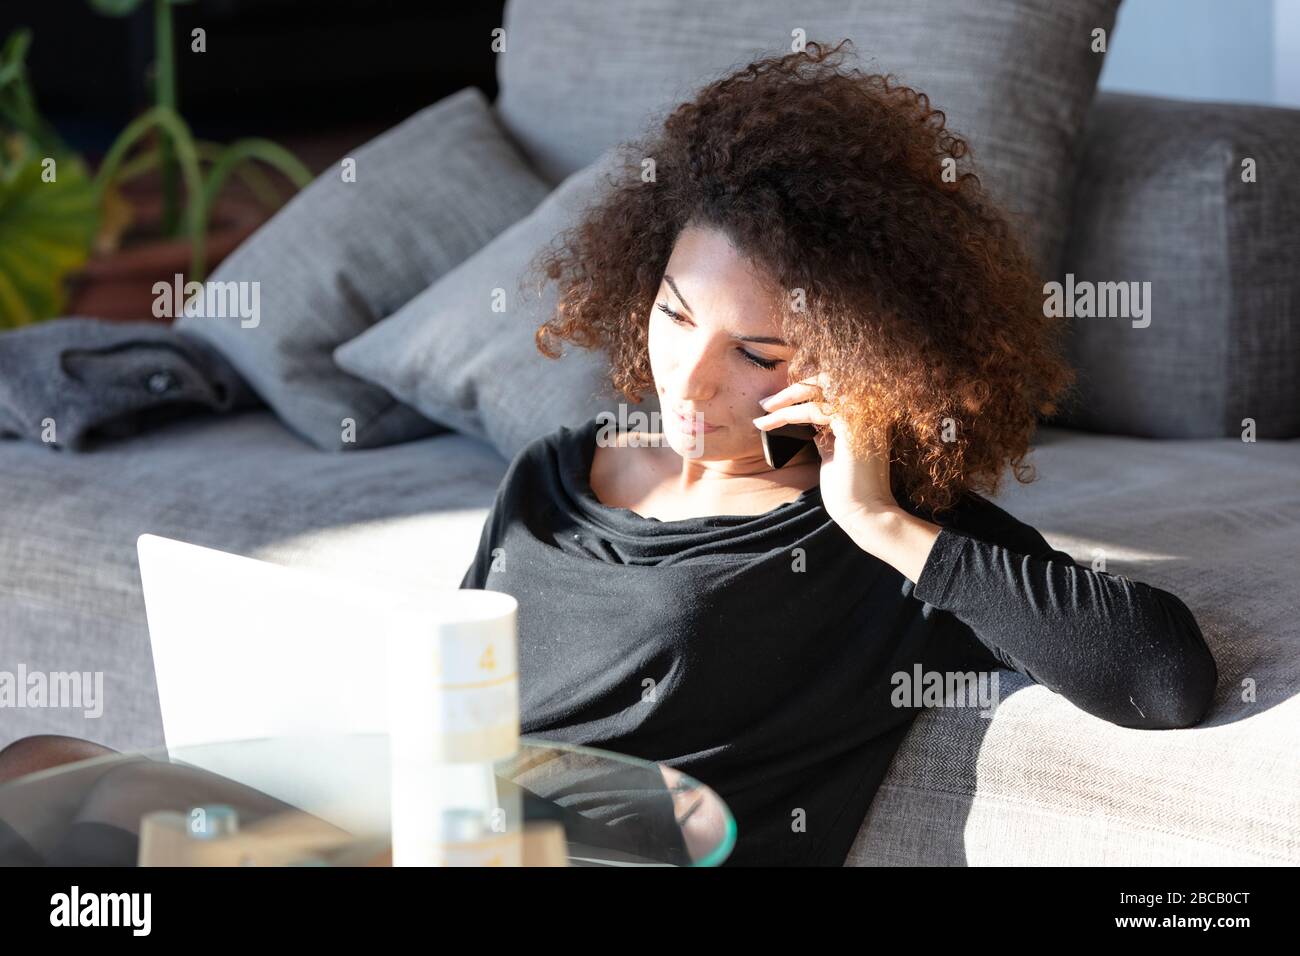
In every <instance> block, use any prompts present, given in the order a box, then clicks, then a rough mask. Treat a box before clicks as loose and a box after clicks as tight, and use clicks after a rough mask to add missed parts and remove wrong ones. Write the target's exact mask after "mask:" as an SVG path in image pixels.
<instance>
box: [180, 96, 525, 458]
mask: <svg viewBox="0 0 1300 956" xmlns="http://www.w3.org/2000/svg"><path fill="white" fill-rule="evenodd" d="M350 156H351V158H353V159H355V161H356V181H355V182H345V181H344V180H343V176H342V174H341V167H340V166H339V165H335V166H333V167H331V168H329V169H327V170H326V171H325V172H324V173H322V174H321V175H320V177H319V178H317V179H316V181H315V182H313V183H312V184H311V185H310V186H308V187H307V188H306V189H304V190H303V191H302V192H301V193H299V194H298V195H297V196H295V197H294V198H293V200H292V201H290V202H289V203H288V204H287V205H286V206H285V208H284V209H282V210H281V211H280V212H279V213H278V214H277V215H276V216H275V217H274V218H273V219H272V220H271V221H270V222H269V223H267V224H266V225H265V226H263V227H262V228H261V229H260V230H258V232H257V233H256V234H254V235H253V236H252V237H251V238H250V239H249V240H248V241H247V242H245V243H244V244H243V245H242V246H241V247H240V248H239V249H237V250H236V251H235V252H234V253H233V254H232V255H231V256H230V257H229V258H227V259H226V260H225V261H224V262H223V263H222V264H221V265H220V267H219V268H218V269H217V270H215V272H214V274H213V276H212V277H211V278H212V281H214V282H216V281H221V282H227V281H244V282H259V283H260V306H261V316H260V322H259V323H258V324H257V325H256V326H252V327H247V328H245V327H244V326H243V323H242V322H241V320H240V319H239V318H228V319H227V318H216V317H212V316H184V317H182V318H181V319H180V320H179V321H178V326H179V327H180V328H182V329H184V330H186V331H187V332H192V333H193V334H195V335H198V336H201V337H203V338H205V339H207V340H208V341H210V342H211V343H212V344H213V345H214V346H215V347H216V348H218V349H219V350H220V351H221V352H222V353H223V354H225V355H226V356H227V357H228V358H229V359H230V361H231V362H232V363H233V364H234V365H235V367H236V368H238V370H239V371H240V373H241V374H243V376H244V377H245V378H246V379H247V380H248V382H249V383H250V384H251V385H252V386H253V388H254V389H256V390H257V392H258V393H259V394H260V395H261V396H262V397H263V398H264V399H265V400H266V402H267V404H268V405H270V406H271V408H272V409H274V411H275V412H276V414H278V415H279V416H280V418H281V419H282V420H283V421H284V422H285V423H286V424H288V425H289V426H290V427H291V428H293V429H294V430H295V431H297V432H298V433H299V434H300V435H302V436H303V437H305V438H306V439H308V440H309V441H311V442H312V443H313V444H315V445H316V446H317V447H319V448H322V449H327V450H340V449H350V448H369V447H374V446H377V445H386V444H390V443H392V442H398V441H404V440H407V439H410V438H414V437H417V436H420V435H426V434H430V433H432V432H434V431H436V430H438V426H436V425H434V424H433V423H431V422H429V421H428V420H427V419H424V418H423V417H422V416H420V415H419V414H418V413H416V412H415V411H413V410H412V409H410V408H406V407H404V406H402V405H401V404H399V403H397V402H395V401H394V400H393V398H392V396H391V395H389V394H387V393H386V392H384V391H383V390H382V389H379V388H376V387H375V386H373V385H368V384H366V383H365V382H362V381H360V380H358V379H356V378H354V377H352V376H351V375H348V374H347V373H346V372H344V371H342V370H341V369H339V368H337V367H336V366H335V365H334V361H333V359H332V358H331V353H332V352H333V351H334V348H335V346H337V345H339V344H340V343H342V342H346V341H347V340H348V339H351V338H354V337H355V336H357V335H360V334H361V333H362V332H364V331H365V330H366V329H367V328H369V327H370V325H372V324H373V323H374V322H376V321H377V320H378V319H381V318H383V317H384V316H386V315H388V314H389V313H391V312H392V311H393V310H394V309H397V308H398V307H399V306H401V305H402V304H403V303H405V302H406V301H407V300H408V299H410V298H411V297H412V296H413V295H415V294H416V293H418V292H420V291H421V290H423V289H424V288H425V286H427V285H428V284H429V283H430V282H431V281H433V280H434V279H436V278H437V277H438V276H440V275H442V274H443V273H445V272H446V271H447V270H448V269H450V268H452V267H453V266H455V265H457V264H458V263H460V262H462V261H464V259H465V258H466V257H468V256H469V255H470V254H471V253H473V252H474V251H475V250H477V249H479V248H481V247H482V246H483V245H484V244H485V243H486V242H488V240H490V239H491V238H492V237H493V236H495V235H497V234H498V233H499V232H500V231H501V230H502V229H504V228H505V227H506V226H508V225H510V224H511V223H513V222H515V221H516V220H518V219H519V218H520V217H521V216H524V215H526V214H527V213H528V212H530V211H531V210H532V209H533V208H534V207H535V206H536V205H537V203H539V202H540V201H541V200H542V199H543V198H544V197H545V195H546V193H547V191H548V189H549V187H548V186H547V185H546V184H544V183H543V182H542V181H541V180H540V179H539V178H538V177H537V176H535V175H534V174H533V173H532V172H531V171H530V170H529V169H528V167H527V165H526V164H525V163H524V161H523V160H522V159H521V157H520V156H519V154H518V152H517V150H516V149H515V148H514V147H513V146H512V145H511V143H510V142H509V140H508V138H507V137H506V136H505V135H504V134H503V132H502V130H501V128H500V125H499V124H498V123H497V121H496V119H495V117H494V115H493V114H492V112H491V110H490V108H489V106H488V103H487V100H486V98H485V97H484V96H483V94H482V93H481V92H480V91H479V90H477V89H474V88H467V89H464V90H461V91H460V92H458V93H455V94H453V95H451V96H448V97H446V98H445V99H443V100H441V101H439V102H438V103H435V104H434V105H433V106H430V107H428V108H426V109H424V110H421V111H420V112H419V113H416V114H415V115H414V116H412V117H410V118H409V119H407V120H406V121H405V122H403V123H401V124H400V125H398V126H396V127H394V128H393V129H391V130H389V131H387V132H386V133H384V134H383V135H381V136H379V137H378V138H376V139H375V140H373V141H371V142H370V143H367V144H366V145H365V146H362V147H361V148H360V149H358V150H356V151H355V152H353V153H351V154H350ZM349 418H350V419H352V420H353V422H355V434H354V435H349V436H345V434H344V428H343V420H344V419H349ZM346 437H352V438H354V440H353V441H347V440H346Z"/></svg>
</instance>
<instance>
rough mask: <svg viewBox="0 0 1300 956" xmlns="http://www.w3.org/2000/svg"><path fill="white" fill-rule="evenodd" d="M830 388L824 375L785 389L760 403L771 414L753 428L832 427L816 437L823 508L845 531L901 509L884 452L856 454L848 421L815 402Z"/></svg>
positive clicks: (755, 422)
mask: <svg viewBox="0 0 1300 956" xmlns="http://www.w3.org/2000/svg"><path fill="white" fill-rule="evenodd" d="M826 385H827V378H826V373H824V372H823V373H820V374H818V375H815V376H813V377H812V378H808V379H804V380H803V381H802V382H795V383H794V384H792V385H787V386H786V387H785V388H783V389H781V390H780V391H779V392H777V393H776V394H774V395H770V396H768V398H767V399H764V400H763V401H762V402H761V404H762V405H763V407H764V408H765V409H766V410H767V414H766V415H762V416H760V417H758V418H756V419H754V424H755V426H757V427H758V428H760V429H762V430H764V431H767V430H769V429H772V428H776V427H777V426H779V425H793V424H807V425H824V426H828V427H826V428H823V429H821V430H820V432H819V434H818V435H817V437H816V439H815V441H816V445H817V452H818V454H819V455H821V459H822V464H821V496H822V504H823V505H824V506H825V508H826V513H827V514H829V515H830V516H831V518H832V520H834V521H835V522H836V524H839V525H840V526H842V527H844V528H845V529H846V530H847V529H848V528H850V527H851V526H853V525H854V523H855V522H859V521H861V520H862V519H865V518H869V517H871V516H874V515H877V514H881V513H885V512H896V511H898V510H899V507H898V502H897V501H896V500H895V498H894V495H893V493H892V492H891V491H890V487H889V456H888V454H887V452H886V450H885V449H884V448H881V447H879V446H877V447H875V448H873V450H872V451H871V453H870V454H869V455H868V456H867V457H865V458H859V457H856V456H855V455H854V454H853V452H852V451H851V449H852V445H851V443H850V441H849V426H848V423H847V422H846V421H845V420H844V418H843V417H842V416H841V415H839V414H838V413H832V414H829V415H828V414H826V413H825V412H823V411H822V410H821V408H820V407H819V406H818V404H817V398H818V394H819V389H821V390H822V391H821V394H827V390H826Z"/></svg>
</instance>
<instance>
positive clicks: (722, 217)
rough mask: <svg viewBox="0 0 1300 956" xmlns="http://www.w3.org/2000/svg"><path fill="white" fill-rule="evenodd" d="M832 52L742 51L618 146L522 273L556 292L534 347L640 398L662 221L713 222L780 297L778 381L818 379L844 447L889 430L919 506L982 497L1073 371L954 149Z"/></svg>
mask: <svg viewBox="0 0 1300 956" xmlns="http://www.w3.org/2000/svg"><path fill="white" fill-rule="evenodd" d="M846 45H848V46H851V45H852V41H850V40H847V39H846V40H843V41H841V42H840V43H839V44H838V45H836V46H835V47H833V48H830V49H827V48H826V47H824V46H823V45H822V44H819V43H816V42H810V43H808V44H807V45H806V48H805V49H804V50H803V51H801V52H798V53H791V54H786V55H783V56H771V57H766V58H763V59H759V60H756V61H755V62H753V63H751V64H750V65H748V66H747V67H745V68H744V69H742V70H739V71H738V72H735V73H732V74H731V75H728V76H725V77H724V78H722V79H719V80H716V81H715V82H713V83H710V84H709V85H707V86H705V87H704V88H703V89H702V90H701V91H700V92H699V94H698V95H697V96H696V97H695V98H694V99H693V100H692V101H690V102H688V103H683V104H682V105H680V106H678V107H677V108H676V109H674V110H673V111H672V112H671V113H670V114H669V115H668V116H667V118H666V120H664V122H663V124H662V128H661V129H657V130H656V131H655V132H654V133H653V134H651V135H649V136H647V137H646V138H644V139H642V140H639V141H635V142H631V143H626V144H623V145H622V146H621V147H620V148H619V150H618V153H619V159H620V161H621V169H622V173H621V176H619V177H615V178H611V179H608V180H607V185H608V189H607V190H606V191H605V192H603V193H602V194H601V195H599V196H598V197H597V198H596V199H595V200H594V201H593V202H591V203H590V204H589V205H588V206H587V207H586V209H585V210H584V212H583V214H582V216H581V217H580V218H579V220H578V222H577V223H576V225H574V226H573V227H572V228H570V229H567V230H565V232H564V233H562V234H561V235H560V236H559V237H557V238H556V240H554V241H553V242H552V243H551V244H550V246H548V247H547V248H546V249H544V250H543V251H542V252H541V253H540V254H539V255H538V256H537V257H536V258H535V259H534V261H533V263H532V266H531V268H530V270H529V274H530V275H531V276H533V277H535V278H536V279H538V280H539V281H540V283H541V284H542V285H544V284H545V283H546V282H548V281H555V282H557V283H558V287H559V299H558V303H557V306H556V309H555V312H554V313H553V314H552V316H551V317H550V319H549V320H548V321H547V322H546V323H544V324H543V325H542V326H541V327H540V328H539V329H538V330H537V333H536V342H537V347H538V349H539V350H540V351H541V352H542V353H543V354H544V355H547V356H549V357H551V358H556V357H558V356H559V355H561V354H562V350H561V349H560V348H559V347H558V342H559V340H566V341H569V342H572V343H574V344H575V345H578V346H580V347H583V348H588V349H603V350H604V351H606V352H607V353H608V355H609V359H610V381H611V382H612V384H613V385H614V387H615V388H616V389H617V390H618V391H620V392H622V394H623V395H625V396H626V397H627V398H628V399H629V400H631V401H632V402H636V403H639V402H640V401H641V393H642V392H643V391H647V390H648V391H650V392H651V394H653V393H654V381H653V377H652V375H651V369H650V360H649V352H648V348H647V342H648V323H649V319H650V314H651V309H652V308H653V305H654V301H655V296H656V294H657V292H658V291H659V288H660V283H661V281H662V277H663V272H664V268H665V266H666V264H667V262H668V259H669V255H670V254H671V252H672V249H673V245H674V242H675V240H676V238H677V236H678V233H679V232H680V231H681V230H682V229H683V228H685V227H686V226H688V225H702V226H706V227H713V228H716V229H719V230H721V231H722V232H724V233H725V234H726V235H727V236H728V237H729V238H730V240H731V242H732V243H733V245H734V246H735V248H736V249H737V250H738V251H739V252H740V254H742V255H743V256H745V257H746V258H747V259H749V260H750V261H752V262H753V263H756V264H758V265H759V266H760V267H761V268H762V270H763V271H764V273H765V274H766V275H768V276H770V277H771V278H772V280H773V281H774V282H775V283H776V284H777V287H778V288H780V289H783V290H786V291H788V292H789V293H790V294H789V295H788V296H787V297H786V299H785V301H784V302H783V303H782V304H780V305H779V306H778V307H777V314H778V316H779V318H780V321H781V324H782V328H783V336H784V337H785V339H786V341H787V342H789V343H790V345H791V346H792V348H793V349H794V354H793V357H792V359H791V362H790V367H789V371H790V380H791V381H799V380H801V379H803V378H806V377H808V376H810V375H812V374H815V373H816V372H817V371H825V372H827V373H828V377H829V380H830V381H831V382H832V383H833V384H834V388H835V392H836V394H835V395H829V394H827V393H826V392H823V393H822V397H823V398H824V399H826V400H828V401H832V402H833V403H834V405H835V406H837V407H838V408H839V409H840V410H841V412H842V414H843V415H844V418H845V420H846V422H847V423H848V425H849V429H850V432H851V443H852V445H853V446H854V451H855V453H856V454H858V455H865V454H867V452H868V451H869V449H870V448H871V447H873V445H875V444H877V443H878V442H881V441H883V442H885V443H886V444H885V445H884V447H888V448H889V449H890V451H891V464H890V475H891V485H892V486H893V490H894V493H895V497H896V498H897V500H899V502H900V503H902V502H903V500H904V499H903V498H902V497H900V495H905V496H907V498H908V499H910V500H911V501H912V502H913V503H914V504H915V505H916V506H917V507H919V508H924V509H927V510H928V511H930V512H931V513H932V514H933V513H937V512H942V511H946V510H948V509H949V508H951V507H953V506H954V505H955V504H956V502H957V500H958V499H959V498H960V496H961V495H962V493H963V492H964V491H966V490H968V489H969V490H974V491H982V492H986V493H989V494H995V493H996V492H997V489H998V486H999V483H1000V480H1001V475H1002V472H1003V470H1004V468H1005V466H1006V464H1007V463H1008V462H1009V463H1010V464H1011V466H1012V468H1013V471H1014V474H1015V476H1016V478H1017V480H1019V481H1021V482H1022V483H1023V482H1028V481H1032V480H1034V477H1035V475H1034V472H1033V467H1032V466H1031V465H1028V464H1026V463H1025V462H1024V461H1023V459H1024V457H1025V456H1026V455H1027V454H1028V452H1029V450H1030V441H1031V439H1032V438H1033V435H1034V431H1035V427H1036V425H1037V418H1036V416H1037V415H1039V414H1042V415H1051V414H1053V413H1054V412H1055V411H1056V409H1057V406H1056V399H1058V398H1060V397H1061V395H1062V393H1063V392H1064V391H1066V390H1067V389H1068V388H1069V387H1070V386H1071V385H1073V383H1074V379H1075V375H1074V372H1073V370H1072V369H1071V368H1070V367H1069V365H1068V363H1067V362H1066V361H1065V360H1064V358H1063V357H1062V355H1061V350H1060V342H1059V340H1058V338H1059V335H1060V331H1061V330H1060V327H1059V324H1058V323H1057V322H1056V321H1055V320H1053V319H1051V318H1049V317H1047V316H1046V315H1045V314H1044V309H1043V305H1042V302H1043V299H1042V295H1043V293H1042V279H1041V277H1040V276H1039V275H1038V274H1037V272H1036V269H1035V267H1034V265H1033V263H1032V261H1031V260H1030V258H1029V256H1028V254H1027V253H1026V251H1025V247H1024V245H1023V242H1022V240H1021V239H1020V238H1019V237H1018V236H1017V235H1016V234H1015V233H1014V232H1013V230H1012V228H1011V226H1010V224H1009V222H1008V220H1007V218H1006V216H1005V214H1004V213H1003V212H1002V211H1001V210H1000V209H999V208H998V207H997V205H996V204H995V203H994V201H993V200H992V199H991V198H990V197H989V196H988V194H987V193H986V191H985V189H984V187H983V186H982V184H981V183H980V180H979V177H978V176H977V175H976V174H975V173H974V172H973V171H972V162H971V159H970V156H969V147H968V144H967V143H966V141H965V140H963V139H961V138H960V137H958V136H957V135H956V134H954V133H953V132H951V131H949V130H947V129H945V126H944V124H945V117H944V114H943V112H942V111H940V110H937V109H933V108H932V107H931V106H930V103H929V100H928V98H927V97H926V95H925V94H924V93H920V92H917V91H916V90H913V89H911V88H909V87H907V86H903V85H901V84H898V83H897V82H896V78H895V77H894V76H893V75H892V74H887V75H878V74H871V75H865V74H863V73H862V72H861V71H859V70H858V69H856V68H854V69H852V70H847V71H845V70H841V69H840V67H839V60H840V58H841V56H842V51H843V48H844V47H845V46H846ZM644 158H651V159H653V160H654V164H653V166H654V170H653V172H654V174H653V175H652V176H649V177H643V176H642V170H643V168H645V167H644V166H643V159H644ZM799 291H801V292H802V294H801V295H800V294H797V293H798V292H799ZM826 410H827V411H829V410H830V409H829V408H827V409H826Z"/></svg>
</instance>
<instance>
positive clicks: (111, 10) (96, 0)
mask: <svg viewBox="0 0 1300 956" xmlns="http://www.w3.org/2000/svg"><path fill="white" fill-rule="evenodd" d="M145 2H148V0H90V6H91V7H92V8H93V9H94V10H95V11H96V12H97V13H102V14H104V15H105V16H108V17H129V16H130V15H131V14H133V13H135V11H137V10H139V9H140V4H142V3H145ZM167 2H168V3H170V4H171V5H172V6H174V7H175V6H179V5H180V4H182V3H193V2H194V0H167Z"/></svg>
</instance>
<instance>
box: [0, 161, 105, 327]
mask: <svg viewBox="0 0 1300 956" xmlns="http://www.w3.org/2000/svg"><path fill="white" fill-rule="evenodd" d="M44 158H45V157H43V156H40V155H38V154H37V152H36V151H35V150H33V149H30V148H29V149H26V150H25V155H24V156H23V157H22V159H21V160H20V161H18V162H15V163H14V164H13V166H12V167H11V168H10V169H9V171H8V172H7V174H6V175H4V176H2V177H0V328H13V327H15V326H19V325H28V324H30V323H32V322H40V321H42V320H44V319H49V318H53V317H55V316H56V315H58V314H59V313H60V311H61V310H62V308H63V303H64V301H65V297H64V290H63V283H64V279H65V278H66V277H67V276H68V274H69V273H71V272H73V271H74V270H76V269H79V268H80V267H81V266H82V265H84V264H85V262H86V258H87V256H88V255H89V252H90V244H91V240H92V239H93V238H94V235H95V229H96V227H97V225H98V222H99V210H98V203H97V195H96V191H95V187H94V185H93V184H92V183H91V181H90V177H89V175H88V174H87V172H86V167H85V165H84V164H83V163H82V162H81V161H80V160H79V159H77V158H75V157H73V156H61V157H58V158H57V166H56V167H55V169H56V173H57V176H56V179H55V181H54V182H44V181H43V180H42V177H41V174H42V172H43V169H44V167H43V166H42V160H43V159H44Z"/></svg>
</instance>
